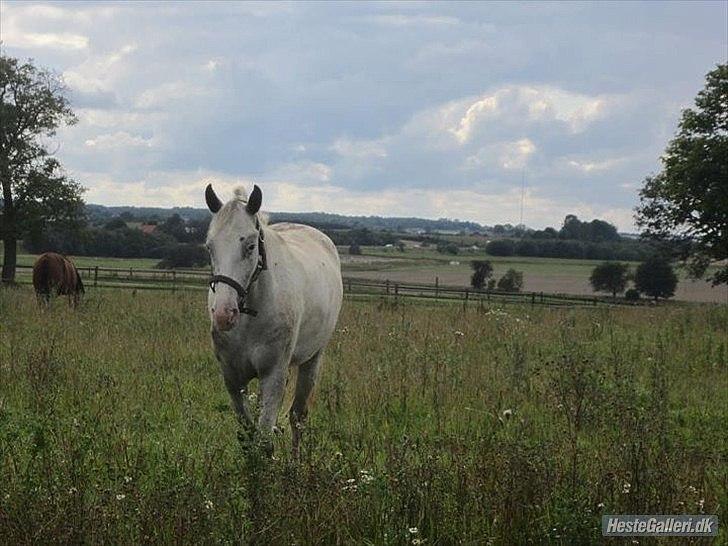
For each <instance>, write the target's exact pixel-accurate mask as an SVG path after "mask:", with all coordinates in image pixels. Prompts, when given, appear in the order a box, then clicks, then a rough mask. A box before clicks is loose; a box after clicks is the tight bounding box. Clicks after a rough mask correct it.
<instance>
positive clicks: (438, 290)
mask: <svg viewBox="0 0 728 546" xmlns="http://www.w3.org/2000/svg"><path fill="white" fill-rule="evenodd" d="M439 296H440V278H439V277H435V297H436V298H437V297H439Z"/></svg>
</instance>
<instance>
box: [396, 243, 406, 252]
mask: <svg viewBox="0 0 728 546" xmlns="http://www.w3.org/2000/svg"><path fill="white" fill-rule="evenodd" d="M397 250H399V251H400V252H404V250H405V246H404V243H403V242H402V241H398V242H397Z"/></svg>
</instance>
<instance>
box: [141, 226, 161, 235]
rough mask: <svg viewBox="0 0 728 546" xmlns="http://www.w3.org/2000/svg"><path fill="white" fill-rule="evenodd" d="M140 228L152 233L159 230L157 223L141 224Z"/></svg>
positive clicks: (149, 233)
mask: <svg viewBox="0 0 728 546" xmlns="http://www.w3.org/2000/svg"><path fill="white" fill-rule="evenodd" d="M139 229H140V230H141V231H142V233H146V234H147V235H151V234H152V233H154V232H155V231H156V230H157V224H141V225H140V226H139Z"/></svg>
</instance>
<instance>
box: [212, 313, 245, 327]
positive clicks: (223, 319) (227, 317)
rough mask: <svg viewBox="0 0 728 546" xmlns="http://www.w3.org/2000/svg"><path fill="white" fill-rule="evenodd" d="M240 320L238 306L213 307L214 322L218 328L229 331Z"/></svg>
mask: <svg viewBox="0 0 728 546" xmlns="http://www.w3.org/2000/svg"><path fill="white" fill-rule="evenodd" d="M239 321H240V311H239V310H238V308H237V307H222V308H213V309H212V324H213V326H214V328H215V329H216V330H219V331H221V332H227V331H228V330H231V329H233V328H234V327H235V325H236V324H237V323H238V322H239Z"/></svg>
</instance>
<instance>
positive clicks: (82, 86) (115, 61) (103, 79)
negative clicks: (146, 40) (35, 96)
mask: <svg viewBox="0 0 728 546" xmlns="http://www.w3.org/2000/svg"><path fill="white" fill-rule="evenodd" d="M137 49H138V46H137V45H136V44H133V43H130V44H125V45H124V46H122V47H120V48H119V49H116V50H114V51H112V52H111V53H108V54H96V55H91V56H89V57H87V58H86V59H85V60H84V61H83V62H82V63H80V64H78V65H76V66H74V67H73V68H71V69H68V70H65V71H64V72H63V79H64V80H65V82H66V83H67V84H68V85H69V86H70V87H71V88H74V89H78V90H80V91H111V90H114V91H115V90H116V89H117V88H118V86H117V85H115V84H116V83H117V82H118V81H119V80H120V79H122V78H123V77H124V76H125V75H126V70H125V68H126V67H125V66H124V60H125V58H126V57H128V56H129V55H131V54H132V53H134V52H135V51H137Z"/></svg>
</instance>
